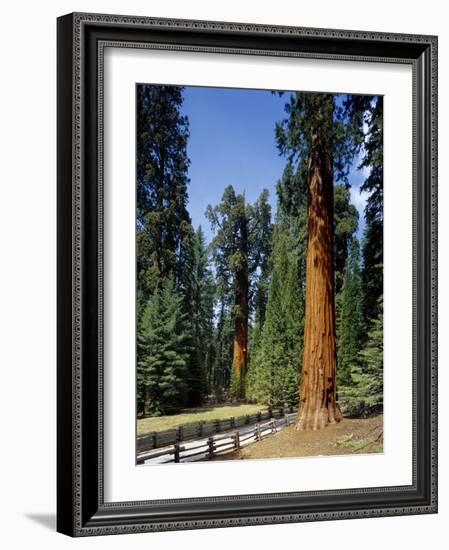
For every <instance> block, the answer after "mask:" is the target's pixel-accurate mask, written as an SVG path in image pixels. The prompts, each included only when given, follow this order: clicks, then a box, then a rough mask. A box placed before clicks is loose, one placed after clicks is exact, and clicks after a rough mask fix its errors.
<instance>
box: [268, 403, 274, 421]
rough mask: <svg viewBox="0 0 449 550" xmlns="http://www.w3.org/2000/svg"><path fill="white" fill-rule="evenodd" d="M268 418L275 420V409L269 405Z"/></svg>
mask: <svg viewBox="0 0 449 550" xmlns="http://www.w3.org/2000/svg"><path fill="white" fill-rule="evenodd" d="M268 418H273V409H272V408H271V405H268Z"/></svg>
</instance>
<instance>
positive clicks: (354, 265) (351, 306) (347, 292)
mask: <svg viewBox="0 0 449 550" xmlns="http://www.w3.org/2000/svg"><path fill="white" fill-rule="evenodd" d="M340 296H341V301H340V308H339V310H340V311H339V318H338V322H337V343H338V354H337V359H338V376H337V381H338V389H339V388H340V386H348V385H349V384H350V383H351V374H350V373H351V368H352V367H353V366H355V365H357V363H358V355H359V352H360V349H361V347H362V345H363V342H364V330H363V328H364V327H363V310H362V308H363V289H362V279H361V270H360V246H359V242H358V240H357V238H356V237H353V238H352V242H351V247H350V253H349V256H348V258H347V260H346V266H345V272H344V279H343V289H342V292H341V295H340ZM339 396H340V394H339Z"/></svg>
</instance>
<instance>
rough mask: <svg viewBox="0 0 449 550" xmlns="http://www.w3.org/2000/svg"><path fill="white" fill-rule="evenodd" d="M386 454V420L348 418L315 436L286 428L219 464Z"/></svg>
mask: <svg viewBox="0 0 449 550" xmlns="http://www.w3.org/2000/svg"><path fill="white" fill-rule="evenodd" d="M382 451H383V416H382V415H379V416H373V417H370V418H344V419H343V420H342V421H341V422H339V423H338V424H333V425H329V426H327V427H326V428H323V429H322V430H317V431H315V432H313V431H312V432H302V431H301V432H298V431H296V430H295V427H294V426H290V427H289V428H285V429H284V430H282V431H280V432H278V433H277V434H274V435H269V436H267V437H266V438H265V439H263V440H262V441H259V442H257V443H254V444H252V445H248V446H247V447H243V448H242V449H240V450H239V451H234V452H232V453H229V454H226V455H224V454H223V455H222V456H218V457H216V458H215V460H236V459H243V458H284V457H300V456H333V455H348V454H367V453H381V452H382Z"/></svg>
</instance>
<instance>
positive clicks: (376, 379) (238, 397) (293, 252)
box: [136, 84, 383, 433]
mask: <svg viewBox="0 0 449 550" xmlns="http://www.w3.org/2000/svg"><path fill="white" fill-rule="evenodd" d="M231 92H232V89H229V90H228V92H227V91H226V90H223V89H213V88H209V89H205V88H197V89H195V88H193V87H179V86H167V85H151V84H139V85H138V86H137V88H136V278H137V281H136V319H137V343H136V347H137V399H136V409H137V418H138V419H145V418H154V417H157V418H160V417H168V416H172V415H176V414H179V413H181V412H185V411H189V410H195V411H201V409H202V407H204V408H207V407H208V406H210V405H211V404H216V405H220V404H245V405H246V404H248V405H250V404H254V405H260V406H261V407H270V408H275V407H290V408H292V410H295V411H297V416H296V417H295V424H294V428H295V429H296V432H295V433H298V431H299V432H302V431H304V432H307V431H316V430H320V429H321V428H325V427H326V426H328V425H330V424H336V423H339V422H340V421H341V420H343V422H344V421H345V419H346V418H347V419H357V418H368V417H375V416H377V415H380V414H381V413H382V405H383V131H382V129H383V100H382V97H381V96H366V95H346V94H331V93H316V92H296V91H294V92H291V91H288V92H287V91H281V92H278V91H267V90H238V93H237V91H235V90H234V95H232V98H236V97H242V98H243V99H245V97H247V96H248V97H249V95H250V97H251V99H250V100H248V105H249V107H248V108H246V107H245V105H246V104H245V103H243V104H242V106H241V108H240V109H237V108H235V109H234V110H230V111H229V113H231V112H232V113H234V115H232V117H231V115H230V114H228V111H227V106H228V105H229V102H230V101H231V99H229V101H228V102H227V103H226V102H225V103H224V107H223V116H222V117H218V115H217V114H216V111H215V110H214V109H213V108H212V107H211V106H210V105H211V104H209V103H208V100H209V99H208V98H210V99H211V101H212V100H213V98H214V97H223V98H225V97H227V96H226V93H229V94H231ZM200 93H201V94H202V95H201V96H200V95H198V94H200ZM195 94H197V95H198V97H201V99H198V100H197V99H196V98H197V95H195ZM214 94H215V95H214ZM220 94H221V95H220ZM239 94H240V95H239ZM245 94H247V96H245ZM248 94H249V95H248ZM251 94H252V95H251ZM229 97H230V98H231V95H230V96H229ZM258 98H262V99H260V102H261V103H260V105H261V107H260V121H266V123H265V122H264V125H263V128H268V130H267V131H265V130H263V131H262V122H261V125H260V126H259V124H258V123H259V120H258V117H256V119H255V120H254V125H253V127H250V126H251V125H252V124H253V123H252V122H251V121H252V120H253V119H251V120H249V119H248V118H247V113H248V112H249V109H250V108H251V109H253V110H254V109H256V108H257V105H259V103H257V102H258V101H259V99H258ZM245 101H246V100H245ZM263 102H266V105H269V106H271V107H270V108H268V107H267V108H263V107H262V105H265V103H263ZM251 112H252V111H251ZM198 113H202V114H201V116H200V115H198ZM235 113H237V114H239V113H240V116H238V117H237V116H235ZM248 116H249V115H248ZM226 117H228V119H226ZM220 124H226V125H227V127H230V128H231V131H230V132H229V133H226V134H224V133H223V134H222V135H220V127H221V126H220ZM206 130H207V131H206ZM200 133H201V136H200ZM241 135H244V136H245V138H244V139H245V143H246V147H247V148H248V150H254V151H258V147H259V144H260V142H261V140H262V139H263V140H265V141H264V143H265V142H266V143H268V146H269V147H271V150H272V153H270V154H272V155H273V159H274V160H273V162H275V163H276V165H275V166H276V169H274V168H273V170H272V171H270V170H268V169H264V168H263V166H265V164H267V163H268V162H269V158H268V155H265V154H264V153H262V152H261V153H260V155H259V157H257V155H256V154H255V155H254V156H252V155H249V154H248V155H247V154H245V153H244V152H242V151H238V150H237V148H238V147H240V138H241ZM194 139H198V140H200V141H197V142H196V145H195V146H194V141H193V140H194ZM242 139H243V138H242ZM201 140H202V141H201ZM208 143H209V144H210V147H214V148H215V151H216V153H217V156H218V155H220V154H221V155H222V160H223V162H222V163H220V165H215V166H212V161H211V159H210V158H209V156H208V152H207V151H208V150H209V149H208ZM220 144H223V145H220ZM233 147H235V153H234V152H233V151H234V150H233ZM217 149H218V150H217ZM201 151H204V158H203V159H202V158H201V154H202V153H201ZM214 158H215V157H214ZM270 158H271V157H270ZM264 163H265V164H264ZM228 169H229V171H228ZM236 170H241V173H242V174H245V176H244V177H243V176H242V179H244V178H246V180H245V181H243V183H242V181H235V180H236V178H233V174H234V172H235V171H236ZM276 170H277V175H276V173H275V172H276ZM199 173H201V174H202V177H204V179H201V181H200V179H199V176H198V177H197V176H196V175H197V174H199ZM219 186H220V187H219ZM206 199H207V200H206ZM204 201H206V202H204ZM203 202H204V204H203ZM292 433H293V432H292Z"/></svg>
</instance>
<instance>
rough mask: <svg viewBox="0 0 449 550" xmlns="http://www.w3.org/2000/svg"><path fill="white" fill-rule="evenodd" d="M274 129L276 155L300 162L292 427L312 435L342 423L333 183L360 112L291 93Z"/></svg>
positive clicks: (353, 144) (344, 166)
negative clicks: (301, 272) (298, 364)
mask: <svg viewBox="0 0 449 550" xmlns="http://www.w3.org/2000/svg"><path fill="white" fill-rule="evenodd" d="M286 112H287V115H288V116H287V118H286V119H285V120H284V121H283V122H282V123H280V124H278V125H277V129H276V135H277V141H278V146H279V148H280V151H281V152H282V153H284V154H286V155H288V157H289V162H296V163H299V165H300V166H302V168H301V172H300V173H301V175H302V176H303V178H305V181H306V183H307V196H308V203H307V255H306V306H305V323H304V353H303V361H302V371H301V380H300V391H299V393H300V409H299V417H298V423H297V428H298V429H301V430H302V429H304V430H309V429H312V430H316V429H319V428H322V427H324V426H326V425H327V424H328V423H335V422H338V421H339V420H340V419H341V412H340V409H339V407H338V404H337V400H336V366H337V365H336V363H337V360H336V359H337V357H336V329H335V296H334V284H335V282H334V250H333V249H334V219H333V206H334V202H333V187H334V179H337V178H338V179H340V180H343V181H345V177H346V175H347V172H348V166H349V161H350V159H351V157H352V156H353V155H354V154H355V153H356V151H357V150H358V148H359V147H360V145H361V142H362V135H361V133H360V132H359V131H357V130H358V129H359V128H360V125H359V124H358V118H357V117H359V112H358V111H357V110H356V109H354V111H353V112H352V119H351V118H350V117H348V115H347V112H348V110H347V109H346V111H345V109H344V108H343V106H342V105H341V102H340V103H338V100H337V99H336V98H335V97H334V96H333V95H331V94H321V93H314V94H312V93H296V94H292V96H291V97H290V100H289V102H288V103H287V105H286Z"/></svg>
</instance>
